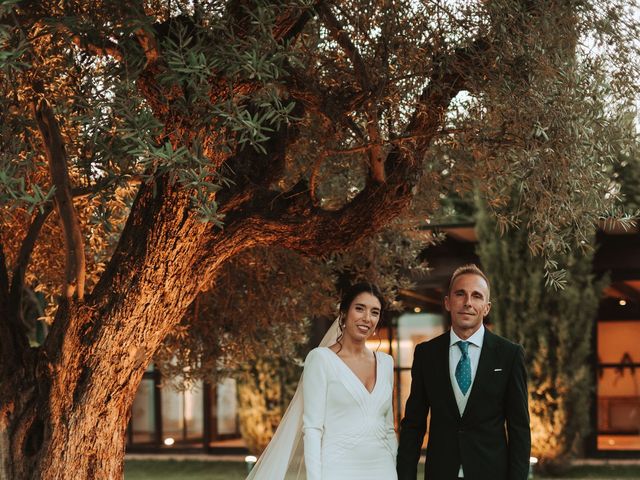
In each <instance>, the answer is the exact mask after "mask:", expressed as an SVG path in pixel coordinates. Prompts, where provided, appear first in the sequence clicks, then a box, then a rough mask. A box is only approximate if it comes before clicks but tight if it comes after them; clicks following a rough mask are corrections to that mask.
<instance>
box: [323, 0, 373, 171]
mask: <svg viewBox="0 0 640 480" xmlns="http://www.w3.org/2000/svg"><path fill="white" fill-rule="evenodd" d="M317 10H318V13H319V14H320V16H321V17H322V19H323V20H324V23H325V25H326V26H327V28H328V29H329V31H330V32H331V35H332V36H333V38H334V39H335V41H336V42H338V44H339V45H340V46H341V47H342V48H343V50H344V51H345V52H346V54H347V56H348V57H349V59H350V60H351V63H352V64H353V70H354V73H355V77H356V79H357V81H358V83H359V84H360V86H361V88H362V90H363V92H364V94H365V97H366V98H367V100H366V103H365V105H366V106H365V114H366V117H367V134H368V135H369V143H370V144H371V148H370V149H369V150H368V154H369V163H370V166H371V178H372V179H373V180H374V181H376V182H380V183H382V182H384V181H385V171H384V150H383V146H382V143H383V142H382V136H381V135H380V125H379V119H378V110H377V106H376V103H375V101H374V99H372V98H370V97H371V95H372V93H373V90H374V88H373V87H374V86H373V85H372V84H371V77H370V75H369V72H368V71H367V67H366V64H365V63H364V60H363V59H362V56H361V55H360V51H359V50H358V47H357V46H356V45H355V44H354V43H353V42H352V41H351V38H350V37H349V35H348V34H347V33H346V31H345V29H344V27H343V26H342V25H341V23H340V21H339V20H338V19H337V18H336V17H335V15H334V14H333V12H332V11H331V7H330V6H329V5H327V4H326V3H320V5H318V7H317Z"/></svg>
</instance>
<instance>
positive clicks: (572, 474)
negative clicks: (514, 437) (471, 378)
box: [124, 460, 640, 480]
mask: <svg viewBox="0 0 640 480" xmlns="http://www.w3.org/2000/svg"><path fill="white" fill-rule="evenodd" d="M423 472H424V465H419V468H418V479H420V480H422V478H424V477H423ZM246 475H247V470H246V467H245V465H244V463H241V462H216V461H211V462H199V461H192V460H185V461H179V460H144V461H142V460H129V461H127V462H126V463H125V468H124V478H125V480H244V478H245V477H246ZM551 478H567V479H576V480H577V479H580V480H582V479H594V480H595V479H598V480H617V479H629V478H634V479H636V480H638V479H640V466H588V467H573V468H571V469H570V470H569V471H568V472H566V473H565V474H563V475H561V476H559V477H546V476H545V477H543V476H540V475H536V476H535V479H536V480H550V479H551Z"/></svg>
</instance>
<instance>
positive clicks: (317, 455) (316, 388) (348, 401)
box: [303, 347, 398, 480]
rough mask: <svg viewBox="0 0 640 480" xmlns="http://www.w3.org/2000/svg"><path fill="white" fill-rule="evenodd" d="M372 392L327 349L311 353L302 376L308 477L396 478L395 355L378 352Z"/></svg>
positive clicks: (336, 479)
mask: <svg viewBox="0 0 640 480" xmlns="http://www.w3.org/2000/svg"><path fill="white" fill-rule="evenodd" d="M375 355H376V363H377V367H376V383H375V386H374V388H373V390H372V391H371V392H369V391H368V390H367V389H366V388H365V386H364V384H363V383H362V382H361V381H360V379H359V378H358V377H357V376H356V374H355V373H353V371H352V370H351V369H350V368H349V367H348V366H347V364H346V363H344V361H343V360H342V359H341V358H340V357H338V355H337V354H336V353H335V352H333V351H332V350H331V349H329V348H327V347H318V348H316V349H314V350H312V351H311V353H309V355H308V356H307V359H306V361H305V365H304V375H303V382H304V388H303V397H304V413H303V432H304V461H305V465H306V472H307V477H306V478H307V480H359V479H362V480H394V479H396V478H397V475H396V463H395V462H396V451H397V448H398V444H397V439H396V434H395V431H394V428H393V405H392V394H393V359H392V358H391V357H390V356H389V355H387V354H385V353H381V352H376V353H375Z"/></svg>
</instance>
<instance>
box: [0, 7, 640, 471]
mask: <svg viewBox="0 0 640 480" xmlns="http://www.w3.org/2000/svg"><path fill="white" fill-rule="evenodd" d="M634 8H635V7H634V4H633V3H631V2H623V1H621V0H614V1H611V2H596V1H580V2H577V1H571V0H564V1H560V2H558V1H553V2H552V1H541V2H532V1H528V0H495V1H493V0H492V1H485V2H453V1H452V2H434V1H429V0H424V1H413V0H406V1H405V0H399V1H390V0H377V1H362V0H347V1H340V2H337V1H336V2H326V1H311V0H275V1H270V0H198V1H192V0H188V1H187V0H184V1H182V0H175V1H171V2H164V1H159V0H138V1H133V2H126V3H124V2H120V1H115V0H98V1H95V2H85V1H74V0H69V1H66V2H58V1H54V0H41V1H35V0H23V1H18V0H5V1H3V2H2V3H1V4H0V43H1V44H2V51H1V54H0V89H1V91H2V92H1V93H2V94H1V95H0V116H1V118H0V120H1V121H0V131H1V135H0V212H1V217H0V221H1V224H2V230H1V233H0V309H1V311H2V315H1V316H0V320H1V322H2V324H1V325H2V329H3V333H5V332H6V333H7V334H6V335H4V334H3V335H2V336H0V382H1V383H2V385H0V387H1V388H0V392H2V393H0V406H1V407H0V408H2V410H0V413H1V414H2V415H1V416H0V440H1V441H2V442H4V444H6V445H7V447H6V448H4V449H0V450H2V452H4V453H2V454H0V457H1V458H0V472H1V473H6V474H7V475H8V476H12V477H13V478H17V479H20V478H41V477H44V478H58V477H59V478H63V476H64V475H68V474H65V473H64V472H65V470H64V467H63V465H64V463H65V462H72V463H73V464H74V465H75V467H74V469H71V470H69V471H75V472H84V474H85V475H86V476H88V477H90V476H94V477H96V478H97V477H104V478H108V477H111V476H118V475H119V474H120V473H121V455H114V454H113V449H114V448H116V447H115V446H114V442H113V438H120V439H121V440H122V439H123V438H124V429H125V426H126V411H127V408H128V406H129V405H130V402H131V399H132V398H133V395H134V392H135V388H136V387H137V384H138V382H139V381H140V378H141V375H142V372H143V370H144V367H145V365H146V364H148V363H149V362H150V361H151V359H152V358H153V355H154V354H155V353H156V351H157V350H158V349H159V348H160V345H161V344H162V342H163V341H164V340H165V339H166V337H167V336H168V335H169V334H170V333H171V332H173V333H174V334H175V335H180V332H181V327H180V322H181V320H182V319H183V318H184V317H185V315H187V316H189V318H194V316H193V315H192V314H190V313H189V312H188V308H190V307H189V305H191V304H192V303H193V302H194V300H195V298H196V296H197V294H198V292H200V291H201V290H203V289H205V288H206V287H207V286H212V288H213V289H214V291H216V295H217V294H218V293H217V291H218V289H219V288H220V286H219V285H218V284H216V281H222V280H219V279H222V278H223V277H224V276H223V275H222V273H223V271H224V269H225V268H227V267H225V265H226V264H227V263H228V262H232V261H234V260H236V261H238V262H242V260H240V258H239V257H238V256H239V255H242V254H243V252H247V251H249V250H250V249H253V248H270V247H274V246H276V245H277V246H278V247H281V248H285V249H288V250H291V251H294V252H297V253H298V254H302V255H304V256H306V257H313V256H315V257H318V256H328V255H331V254H332V253H333V252H339V251H342V250H343V249H344V248H345V247H348V246H352V245H354V244H357V243H358V242H361V241H364V239H365V238H367V237H371V236H372V235H374V234H376V233H377V232H380V231H382V229H383V228H384V227H385V226H387V225H389V224H390V222H392V221H394V220H396V221H397V223H396V224H394V227H393V228H397V229H399V230H410V228H411V227H412V226H415V225H416V223H417V222H419V221H423V220H426V219H428V218H430V217H431V216H432V215H433V214H434V213H435V212H434V209H435V205H436V200H437V199H438V198H440V196H441V195H446V194H447V193H448V192H450V191H455V192H464V191H465V190H469V189H470V188H471V187H472V186H475V187H476V188H478V189H479V191H480V194H481V195H483V196H484V197H485V198H486V200H487V202H488V204H489V205H490V208H491V212H492V214H493V215H495V216H496V218H497V219H498V222H499V223H500V224H501V225H518V226H520V227H522V228H523V229H526V230H527V232H528V233H529V246H530V248H531V249H532V250H533V251H535V252H538V253H539V252H542V253H543V254H544V255H547V257H548V258H552V254H554V253H557V252H563V251H566V250H568V249H570V248H571V246H572V245H579V244H580V242H581V240H583V239H584V238H585V229H587V228H588V227H589V226H590V225H592V224H593V222H594V221H595V220H597V219H598V218H599V217H600V216H601V215H604V214H605V213H606V212H607V211H608V210H609V207H610V202H611V201H612V198H611V197H612V196H611V195H609V198H607V193H610V192H609V183H608V181H607V179H606V178H604V176H603V172H604V171H605V170H606V169H607V168H608V166H609V164H610V163H611V161H612V159H613V158H614V157H616V155H618V154H619V153H620V152H621V151H622V152H624V150H625V148H626V147H625V145H626V144H627V138H626V133H625V132H627V131H628V130H625V129H624V128H622V129H621V130H620V131H621V132H623V133H624V135H620V136H616V135H614V134H613V133H612V132H616V131H617V130H616V129H617V128H618V126H619V125H621V123H623V122H624V121H625V119H626V121H627V123H628V121H629V118H630V114H629V108H630V107H629V101H630V99H633V98H635V95H636V91H637V88H636V87H637V86H636V85H635V83H634V79H635V78H638V74H637V73H638V72H637V70H638V62H637V55H636V50H637V45H636V39H637V38H638V35H637V33H638V25H637V20H636V15H635V10H634ZM625 115H626V116H625ZM603 132H607V133H608V135H607V136H606V137H605V136H601V134H602V133H603ZM452 147H453V148H452ZM445 149H446V150H447V151H449V153H447V154H446V155H445V154H444V150H445ZM614 153H615V155H614ZM514 190H515V191H517V192H519V196H518V201H517V202H514V203H510V202H507V201H506V198H507V194H506V192H509V195H510V194H511V192H512V191H514ZM614 193H615V192H614ZM613 196H615V195H613ZM407 212H408V213H409V214H410V216H409V217H403V218H400V215H401V214H404V213H407ZM256 251H257V250H256ZM272 254H273V253H272ZM261 255H262V253H261ZM273 255H275V254H273ZM382 257H383V255H382V256H379V257H378V258H376V259H375V260H376V261H379V260H380V259H381V258H382ZM247 258H248V257H247ZM305 261H306V260H300V262H301V264H302V265H304V262H305ZM547 263H548V265H547V266H548V270H549V271H550V272H553V269H554V268H555V267H554V265H553V264H552V263H549V262H547ZM301 268H303V269H304V268H307V267H301ZM309 268H311V267H309ZM313 268H316V267H313ZM549 278H551V281H552V282H553V281H557V280H558V278H556V277H555V276H553V275H552V274H550V275H549ZM274 284H277V282H274ZM310 285H313V283H310ZM35 291H37V292H39V294H41V295H43V296H44V298H46V299H47V300H48V304H47V305H45V306H44V309H43V318H46V319H47V321H48V322H50V326H51V328H50V331H49V335H48V336H47V338H46V339H44V342H43V344H42V345H39V346H32V345H30V344H29V339H28V336H27V335H26V332H25V327H24V322H23V319H22V316H23V315H22V313H21V312H22V306H23V304H24V302H25V301H26V300H25V299H26V298H28V297H29V296H30V293H29V292H35ZM300 295H301V298H308V297H309V296H310V294H309V293H308V292H306V293H301V294H300ZM272 298H273V297H272ZM293 298H295V296H294V297H293ZM203 303H206V302H203ZM218 304H219V303H215V302H214V305H218ZM274 308H275V306H274ZM191 309H192V312H193V311H195V310H197V309H196V307H195V306H192V307H191ZM294 310H295V311H297V312H300V311H301V310H297V307H296V309H294ZM309 315H310V313H309V312H307V313H306V316H309ZM273 317H274V318H275V315H274V316H273ZM197 318H201V317H197ZM229 318H233V319H234V321H235V322H238V324H242V323H245V322H246V321H247V320H246V318H245V317H244V316H243V315H242V313H240V314H238V315H235V316H233V317H231V316H227V315H225V316H221V317H220V320H218V321H219V322H221V323H220V324H219V325H222V324H223V323H224V322H225V321H228V319H229ZM224 319H227V320H224ZM216 328H218V331H221V330H220V329H223V328H224V327H223V326H218V327H216V326H215V324H214V325H213V326H212V329H214V330H215V329H216ZM233 328H234V329H235V330H234V331H238V330H239V328H238V327H237V325H235V326H234V327H233ZM223 344H224V342H223V341H222V340H220V341H219V342H218V343H217V345H223ZM216 348H222V347H221V346H220V347H216ZM193 351H194V352H195V353H191V354H190V355H198V350H197V349H195V347H194V350H193ZM111 358H119V359H120V361H119V362H112V361H110V360H109V359H111ZM203 364H207V362H205V361H203ZM209 365H210V363H209ZM210 370H212V369H210ZM36 385H37V388H36ZM68 391H74V395H73V398H67V396H65V395H62V392H68ZM16 392H23V393H22V396H20V395H18V394H17V393H16ZM98 417H100V418H103V419H104V420H103V422H102V423H101V424H100V425H97V426H96V425H93V424H92V423H91V422H92V421H93V419H95V418H98ZM69 419H70V420H69ZM67 420H68V421H67ZM71 423H73V424H74V425H78V426H79V427H78V428H77V429H75V430H74V431H71V430H69V429H67V428H66V426H67V425H69V424H71ZM81 427H82V428H81ZM83 428H84V429H85V430H83ZM109 429H118V432H119V433H118V434H117V435H115V436H114V433H113V431H111V430H109ZM87 431H91V432H92V435H93V437H94V438H95V440H94V444H93V449H92V451H93V452H95V454H94V455H93V456H89V457H87V456H86V455H84V452H85V448H84V446H83V445H84V444H83V442H86V440H83V439H85V438H89V437H88V436H87V435H86V432H87ZM25 445H28V448H26V447H25ZM61 447H64V448H61ZM56 448H57V449H56ZM61 452H64V455H65V456H64V457H63V456H62V455H63V454H62V453H61ZM36 454H37V455H36ZM34 455H35V456H34ZM36 457H37V458H38V461H33V458H36Z"/></svg>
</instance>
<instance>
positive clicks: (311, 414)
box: [302, 349, 327, 480]
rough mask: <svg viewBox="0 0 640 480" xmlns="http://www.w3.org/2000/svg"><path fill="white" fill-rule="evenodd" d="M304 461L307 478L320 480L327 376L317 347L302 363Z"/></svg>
mask: <svg viewBox="0 0 640 480" xmlns="http://www.w3.org/2000/svg"><path fill="white" fill-rule="evenodd" d="M302 381H303V387H302V388H303V389H302V391H303V393H304V414H303V417H302V418H303V420H302V424H303V428H302V431H303V433H304V462H305V465H306V467H307V480H321V479H322V432H323V430H324V419H325V411H326V406H327V375H326V368H325V366H324V365H323V358H322V355H321V354H320V352H319V349H315V350H312V351H311V352H310V353H309V355H308V356H307V359H306V360H305V362H304V375H303V377H302Z"/></svg>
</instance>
